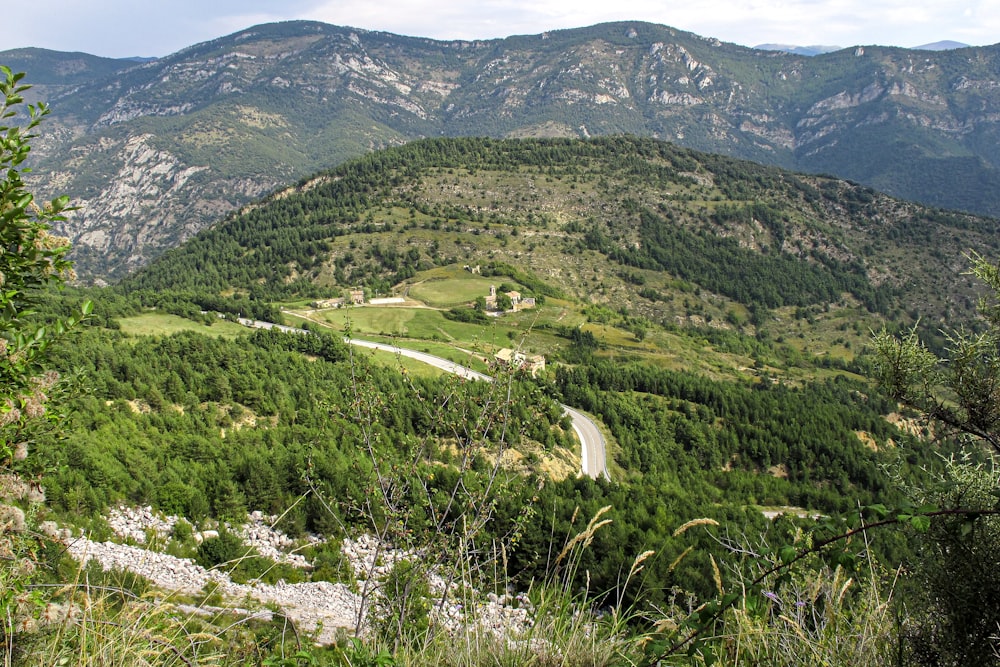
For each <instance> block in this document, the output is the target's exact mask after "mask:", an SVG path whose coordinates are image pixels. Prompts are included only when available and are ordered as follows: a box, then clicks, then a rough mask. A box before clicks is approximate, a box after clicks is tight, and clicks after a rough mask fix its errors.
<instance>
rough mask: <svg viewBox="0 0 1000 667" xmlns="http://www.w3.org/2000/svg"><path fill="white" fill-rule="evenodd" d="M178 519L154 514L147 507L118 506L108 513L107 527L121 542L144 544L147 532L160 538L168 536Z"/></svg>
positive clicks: (151, 509) (150, 508)
mask: <svg viewBox="0 0 1000 667" xmlns="http://www.w3.org/2000/svg"><path fill="white" fill-rule="evenodd" d="M178 521H180V519H179V518H178V517H176V516H163V515H162V514H159V513H158V512H154V511H153V508H152V507H150V506H149V505H146V506H145V507H126V506H124V505H119V506H118V507H114V508H112V509H111V511H110V512H109V513H108V526H110V528H111V530H112V531H114V533H115V535H117V536H118V537H120V538H122V539H123V540H130V541H132V542H135V543H136V544H145V543H146V535H147V531H152V532H153V533H155V534H156V535H158V536H160V537H166V536H168V535H170V531H172V530H173V529H174V526H175V525H177V522H178Z"/></svg>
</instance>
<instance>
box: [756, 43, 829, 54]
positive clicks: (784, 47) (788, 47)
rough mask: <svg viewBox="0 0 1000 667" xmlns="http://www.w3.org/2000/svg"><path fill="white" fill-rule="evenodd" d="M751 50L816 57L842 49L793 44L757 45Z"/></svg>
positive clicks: (819, 45) (818, 45)
mask: <svg viewBox="0 0 1000 667" xmlns="http://www.w3.org/2000/svg"><path fill="white" fill-rule="evenodd" d="M753 48H755V49H760V50H761V51H784V52H785V53H791V54H794V55H798V56H818V55H820V54H821V53H832V52H833V51H840V50H841V49H842V48H844V47H842V46H824V45H821V44H814V45H813V46H795V45H793V44H758V45H757V46H755V47H753Z"/></svg>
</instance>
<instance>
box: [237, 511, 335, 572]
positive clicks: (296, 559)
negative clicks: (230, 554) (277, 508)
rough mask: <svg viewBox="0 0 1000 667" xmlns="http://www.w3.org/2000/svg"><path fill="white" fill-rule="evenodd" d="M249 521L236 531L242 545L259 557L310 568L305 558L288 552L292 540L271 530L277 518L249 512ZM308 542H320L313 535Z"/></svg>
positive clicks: (293, 544) (292, 542) (292, 544)
mask: <svg viewBox="0 0 1000 667" xmlns="http://www.w3.org/2000/svg"><path fill="white" fill-rule="evenodd" d="M249 519H250V521H249V522H247V523H245V524H243V525H242V526H239V527H238V528H237V529H236V534H237V535H239V536H240V537H241V538H242V539H243V543H244V544H246V545H247V546H248V547H253V548H254V549H256V550H257V553H259V554H260V555H261V556H264V557H266V558H270V559H271V560H274V561H277V562H279V563H288V564H290V565H294V566H295V567H302V568H307V567H311V565H310V563H309V561H308V560H306V557H305V556H303V555H302V554H297V553H293V552H291V551H290V549H292V548H293V547H294V546H295V543H294V541H293V540H292V538H290V537H288V535H286V534H285V533H283V532H281V531H280V530H275V529H274V528H273V526H274V524H276V523H277V522H278V520H279V517H278V516H274V515H271V516H269V515H266V514H264V513H263V512H251V513H250V515H249ZM308 540H309V542H310V543H312V544H315V543H317V542H319V541H320V539H319V538H318V537H316V536H315V535H310V536H309V537H308Z"/></svg>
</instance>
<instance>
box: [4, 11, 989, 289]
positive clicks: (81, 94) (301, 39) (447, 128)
mask: <svg viewBox="0 0 1000 667" xmlns="http://www.w3.org/2000/svg"><path fill="white" fill-rule="evenodd" d="M21 51H23V50H21ZM16 55H17V52H6V53H3V54H0V62H4V63H7V64H10V65H11V66H12V67H14V68H15V69H21V68H23V69H25V70H27V71H28V72H29V77H28V80H29V82H31V81H34V82H37V83H39V84H41V85H39V87H38V89H36V90H35V92H36V93H39V92H41V93H45V94H46V96H47V98H48V99H49V101H50V102H51V104H52V108H53V111H54V113H53V115H52V119H51V122H50V123H49V124H48V125H47V126H46V128H45V130H44V132H43V137H41V138H40V141H39V142H38V144H37V147H36V158H35V160H36V163H35V167H36V176H37V178H38V183H39V186H40V187H41V188H43V189H44V190H45V194H56V193H63V192H65V193H69V194H70V195H71V196H72V197H73V198H74V199H75V200H76V201H77V202H79V203H80V204H81V207H82V208H81V210H80V211H79V212H78V213H77V214H76V215H75V217H74V218H73V219H72V220H71V222H70V224H68V225H67V226H66V228H65V229H64V230H62V231H63V232H64V233H67V234H68V235H69V236H70V237H71V238H72V239H73V240H74V242H75V244H76V251H75V255H76V258H77V262H78V268H79V270H80V272H81V274H83V275H89V276H104V277H111V278H114V277H118V276H121V275H123V274H124V273H126V272H128V271H131V270H132V269H134V268H136V267H138V266H141V265H142V264H144V263H145V262H146V261H148V260H149V259H150V258H152V257H154V256H156V255H158V254H159V253H160V252H162V251H163V250H164V249H166V248H169V247H172V246H174V245H176V244H178V243H179V242H181V241H182V240H184V239H186V238H188V237H190V236H191V235H193V234H194V233H196V232H197V231H198V230H200V229H203V228H205V227H206V226H208V225H209V224H211V223H212V222H213V221H214V220H216V219H217V218H218V217H219V216H220V215H222V214H224V213H226V212H227V211H231V210H233V209H234V208H236V207H239V206H241V205H243V204H245V203H247V202H249V201H251V200H252V199H254V198H256V197H258V196H260V195H262V194H264V193H266V192H269V191H270V190H272V189H274V188H276V187H278V186H279V185H282V184H285V183H289V182H292V181H295V180H296V179H299V178H303V177H305V176H307V175H309V174H311V173H313V172H315V171H317V170H319V169H322V168H327V167H330V166H333V165H336V164H339V163H341V162H343V161H344V160H346V159H348V158H350V157H352V156H355V155H359V154H361V153H364V152H367V151H370V150H373V149H377V148H381V147H385V146H391V145H397V144H401V143H405V142H407V141H410V140H412V139H416V138H421V137H433V136H470V135H475V136H494V137H528V136H566V137H586V136H591V135H599V134H618V133H630V134H635V135H640V136H651V137H655V138H661V139H668V140H670V141H674V142H676V143H678V144H681V145H684V146H688V147H691V148H696V149H698V150H702V151H709V152H716V153H722V154H727V155H733V156H737V157H742V158H747V159H751V160H755V161H757V162H762V163H769V164H775V165H778V166H782V167H785V168H791V169H795V170H800V171H808V172H820V173H830V174H835V175H838V176H841V177H844V178H848V179H851V180H854V181H858V182H861V183H865V184H867V185H871V186H873V187H875V188H878V189H881V190H884V191H887V192H889V193H891V194H894V195H896V196H899V197H903V198H908V199H914V200H918V201H921V202H923V203H927V204H931V205H935V206H941V207H947V208H954V209H962V210H967V211H972V212H977V213H982V214H988V215H998V214H1000V173H998V168H1000V47H998V46H993V47H974V48H970V49H960V50H951V51H914V50H908V49H899V48H889V47H863V48H861V47H858V48H855V49H844V50H840V51H836V52H833V53H828V54H822V55H817V56H812V57H806V56H799V55H791V54H784V53H776V52H767V51H760V50H755V49H750V48H746V47H742V46H737V45H734V44H727V43H724V42H720V41H718V40H713V39H706V38H703V37H699V36H697V35H694V34H692V33H687V32H683V31H679V30H675V29H672V28H669V27H666V26H661V25H653V24H648V23H642V22H618V23H608V24H601V25H597V26H591V27H587V28H579V29H574V30H559V31H552V32H548V33H543V34H540V35H525V36H517V37H510V38H506V39H496V40H486V41H471V42H469V41H448V42H444V41H436V40H431V39H424V38H418V37H402V36H398V35H393V34H390V33H383V32H367V31H363V30H357V29H352V28H343V27H337V26H331V25H326V24H322V23H315V22H304V21H293V22H286V23H275V24H267V25H261V26H256V27H254V28H250V29H247V30H243V31H240V32H238V33H235V34H233V35H229V36H226V37H221V38H219V39H216V40H212V41H209V42H205V43H203V44H197V45H193V46H191V47H188V48H186V49H183V50H182V51H179V52H178V53H175V54H173V55H171V56H168V57H165V58H160V59H158V60H155V61H151V62H147V63H141V64H136V63H135V62H133V61H129V60H111V59H93V60H92V61H91V60H86V59H82V58H81V57H80V54H54V53H53V52H45V56H46V57H45V58H41V57H38V56H36V57H34V59H32V60H26V59H25V58H24V57H23V54H22V55H21V56H20V57H14V56H16ZM67 63H78V65H74V66H73V67H71V68H70V69H74V68H75V70H74V71H73V72H72V75H71V74H70V73H67V72H66V69H67ZM60 72H63V73H62V74H60Z"/></svg>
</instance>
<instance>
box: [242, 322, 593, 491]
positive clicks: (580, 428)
mask: <svg viewBox="0 0 1000 667" xmlns="http://www.w3.org/2000/svg"><path fill="white" fill-rule="evenodd" d="M239 322H240V324H243V325H244V326H248V327H254V328H257V329H280V330H281V331H287V332H290V333H307V332H306V330H304V329H296V328H294V327H287V326H284V325H282V324H274V323H273V322H262V321H260V320H248V319H245V318H241V319H240V320H239ZM344 342H345V343H348V344H350V345H355V346H357V347H365V348H369V349H372V350H382V351H385V352H391V353H393V354H398V355H399V356H401V357H408V358H410V359H416V360H417V361H422V362H423V363H425V364H430V365H431V366H435V367H437V368H440V369H441V370H443V371H445V372H448V373H454V374H455V375H459V376H461V377H464V378H469V379H470V380H483V381H484V382H492V381H493V378H491V377H490V376H489V375H484V374H483V373H480V372H478V371H474V370H472V369H471V368H467V367H465V366H462V365H461V364H456V363H455V362H454V361H451V360H450V359H445V358H443V357H438V356H435V355H433V354H428V353H426V352H418V351H417V350H408V349H406V348H404V347H398V346H396V345H390V344H388V343H375V342H372V341H370V340H360V339H358V338H345V339H344ZM562 408H563V411H564V412H565V413H566V414H568V415H569V418H570V419H571V420H572V422H573V430H574V431H575V432H576V437H578V438H579V439H580V450H581V451H580V460H581V465H580V472H581V473H583V474H584V475H589V476H590V477H592V478H594V479H597V478H598V477H604V479H611V477H610V476H609V475H608V465H607V460H608V459H607V442H606V441H605V439H604V436H603V435H602V434H601V430H600V429H599V428H597V424H596V423H595V422H594V420H593V419H591V418H590V417H588V416H586V415H585V414H583V413H582V412H580V411H578V410H574V409H573V408H571V407H569V406H568V405H563V406H562Z"/></svg>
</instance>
